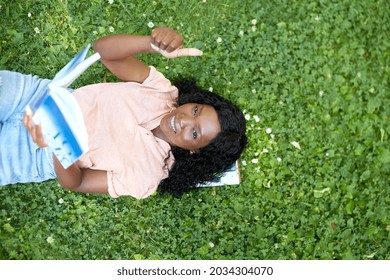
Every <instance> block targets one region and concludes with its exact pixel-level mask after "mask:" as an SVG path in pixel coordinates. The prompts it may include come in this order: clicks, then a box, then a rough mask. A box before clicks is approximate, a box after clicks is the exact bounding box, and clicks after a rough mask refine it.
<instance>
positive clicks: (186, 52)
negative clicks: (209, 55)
mask: <svg viewBox="0 0 390 280" xmlns="http://www.w3.org/2000/svg"><path fill="white" fill-rule="evenodd" d="M169 55H173V57H181V56H202V55H203V52H202V51H201V50H198V49H195V48H186V49H177V50H175V51H173V52H171V53H170V54H169Z"/></svg>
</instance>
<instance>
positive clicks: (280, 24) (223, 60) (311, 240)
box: [0, 0, 390, 260]
mask: <svg viewBox="0 0 390 280" xmlns="http://www.w3.org/2000/svg"><path fill="white" fill-rule="evenodd" d="M0 5H1V7H0V13H1V15H2V16H1V18H2V19H1V25H0V28H1V29H0V40H1V41H0V54H1V55H0V68H2V69H8V70H15V71H20V72H24V73H34V74H37V75H39V76H42V77H48V78H49V77H53V75H54V73H55V72H56V71H57V70H58V69H59V68H61V67H62V66H63V65H64V63H66V62H67V61H68V60H69V59H70V58H71V57H73V56H74V55H75V54H76V53H77V52H78V51H79V50H80V49H81V48H83V47H84V46H85V45H86V43H88V42H92V41H94V40H95V39H97V38H99V37H100V36H103V35H107V34H110V33H122V32H129V33H139V34H149V33H150V31H151V28H150V27H149V26H151V25H152V24H153V25H154V26H157V25H168V26H170V27H172V28H176V29H178V30H179V32H181V33H182V34H184V37H185V40H186V43H187V45H188V46H195V47H198V48H200V49H202V50H203V51H204V56H203V57H202V58H180V59H177V60H167V59H164V58H162V57H159V56H156V55H154V56H152V55H144V56H143V59H144V60H145V61H146V62H147V63H150V64H153V65H155V66H156V67H157V68H158V69H159V70H161V71H162V72H164V73H165V75H166V76H167V77H169V78H174V77H176V76H177V75H179V73H183V74H184V75H193V76H194V77H195V78H196V79H197V80H198V81H199V83H200V85H202V86H203V87H205V88H212V89H213V90H214V91H215V92H219V93H220V94H221V95H223V96H225V97H228V98H230V99H231V100H233V101H234V102H236V103H237V104H238V105H239V106H240V108H242V110H244V112H245V115H246V118H247V119H248V128H247V131H248V136H249V146H248V148H247V149H246V151H245V153H244V154H243V156H242V159H241V173H242V184H241V185H240V186H226V187H215V188H204V189H201V190H199V191H196V192H192V193H189V194H186V195H184V196H183V197H182V198H180V199H175V198H173V197H170V196H167V195H161V194H156V195H155V196H152V197H150V198H148V199H145V200H140V201H137V200H135V199H132V198H130V197H121V198H119V199H111V198H110V197H108V196H99V195H88V194H78V193H72V192H68V191H66V190H64V189H62V188H61V187H59V186H58V185H57V182H56V181H55V180H52V181H48V182H44V183H39V184H24V185H16V186H11V187H4V188H1V189H0V258H1V259H289V260H293V259H364V260H369V259H386V260H388V259H390V254H389V252H390V250H389V249H390V248H389V247H390V242H389V237H390V221H389V213H390V211H389V204H390V199H389V185H390V148H389V147H390V145H389V144H390V139H389V135H390V125H389V120H390V106H389V101H390V91H389V77H390V69H389V65H390V57H389V51H390V48H389V47H390V41H389V40H388V38H389V37H390V31H389V30H390V4H389V3H388V1H385V0H378V1H374V0H367V1H347V0H340V1H332V0H322V1H303V0H300V1H287V0H277V1H250V0H241V1H236V0H230V1H219V0H213V1H211V0H209V1H200V0H189V1H186V4H185V5H183V4H182V1H178V0H171V1H153V2H150V1H125V0H115V1H113V3H112V4H109V2H108V1H97V0H92V1H65V0H64V1H60V0H53V1H32V0H27V1H14V2H12V3H11V2H10V1H4V0H0ZM103 79H108V80H114V78H113V77H112V76H111V75H110V74H108V73H107V70H106V69H104V67H103V66H101V65H94V66H93V67H91V68H90V69H89V70H88V71H87V72H86V73H85V74H84V75H83V76H82V77H81V78H80V79H79V80H78V81H76V84H75V86H82V85H84V84H88V83H93V82H99V81H102V80H103Z"/></svg>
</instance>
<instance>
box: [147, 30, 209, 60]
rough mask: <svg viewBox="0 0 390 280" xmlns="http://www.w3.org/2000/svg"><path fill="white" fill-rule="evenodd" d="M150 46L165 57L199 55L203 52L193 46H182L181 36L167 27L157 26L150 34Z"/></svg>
mask: <svg viewBox="0 0 390 280" xmlns="http://www.w3.org/2000/svg"><path fill="white" fill-rule="evenodd" d="M151 47H152V49H153V50H155V51H156V52H158V53H160V54H162V55H163V56H165V57H166V58H176V57H181V56H201V55H202V54H203V52H202V51H201V50H198V49H195V48H183V37H182V36H181V35H180V34H179V33H178V32H177V31H175V30H173V29H171V28H169V27H162V26H160V27H157V28H156V29H154V30H153V31H152V34H151Z"/></svg>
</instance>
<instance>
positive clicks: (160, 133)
mask: <svg viewBox="0 0 390 280" xmlns="http://www.w3.org/2000/svg"><path fill="white" fill-rule="evenodd" d="M152 133H153V135H154V137H157V138H160V139H161V140H164V141H165V142H167V143H168V140H167V138H166V137H165V134H164V133H163V131H162V130H161V128H160V126H157V127H156V128H155V129H153V130H152Z"/></svg>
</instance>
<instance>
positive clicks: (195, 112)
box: [194, 105, 199, 116]
mask: <svg viewBox="0 0 390 280" xmlns="http://www.w3.org/2000/svg"><path fill="white" fill-rule="evenodd" d="M198 110H199V108H198V105H196V106H195V108H194V116H195V115H196V114H197V113H198Z"/></svg>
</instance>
